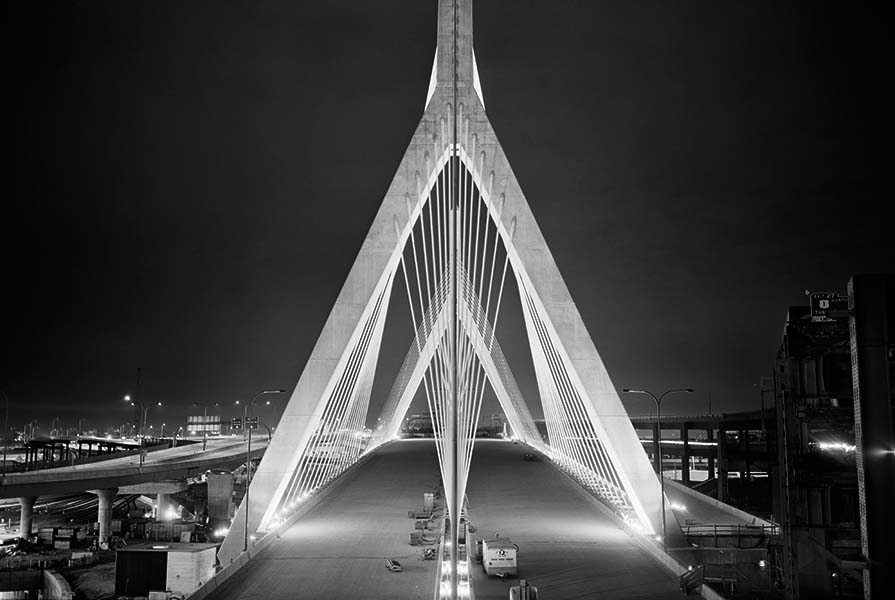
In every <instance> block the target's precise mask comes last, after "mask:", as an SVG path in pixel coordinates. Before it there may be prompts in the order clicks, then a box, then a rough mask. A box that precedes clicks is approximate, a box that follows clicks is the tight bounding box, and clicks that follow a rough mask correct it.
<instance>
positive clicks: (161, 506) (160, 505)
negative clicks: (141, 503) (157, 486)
mask: <svg viewBox="0 0 895 600" xmlns="http://www.w3.org/2000/svg"><path fill="white" fill-rule="evenodd" d="M171 508H172V505H171V494H165V493H162V492H159V493H158V494H156V495H155V519H156V520H157V521H170V520H171V515H170V511H171Z"/></svg>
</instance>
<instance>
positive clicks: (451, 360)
mask: <svg viewBox="0 0 895 600" xmlns="http://www.w3.org/2000/svg"><path fill="white" fill-rule="evenodd" d="M458 108H459V112H460V115H459V116H460V119H459V120H460V122H462V123H463V131H462V135H461V136H460V139H461V140H462V143H459V144H458V145H457V147H456V148H454V149H451V148H450V146H448V147H444V146H441V147H439V143H438V141H437V140H438V139H440V140H445V139H447V135H446V134H447V131H448V129H447V127H448V120H447V119H444V118H443V119H441V120H440V126H441V136H439V137H438V138H436V141H435V147H434V150H435V152H434V156H437V157H439V158H438V160H437V161H436V163H435V164H434V165H431V164H430V159H429V156H428V155H427V156H426V170H427V172H428V173H430V174H434V181H432V180H430V182H429V185H427V187H429V188H430V189H429V193H428V194H424V193H423V187H422V185H421V182H420V181H419V180H418V181H417V185H418V196H417V197H418V202H420V203H421V206H419V207H417V206H414V204H413V202H412V200H411V198H410V196H409V195H408V196H406V197H405V198H406V200H407V212H408V215H409V216H410V217H411V218H412V216H413V215H414V214H415V212H416V209H417V208H419V219H418V220H417V222H416V223H415V224H414V225H413V227H412V228H411V231H410V236H409V243H408V244H407V246H406V248H405V251H404V253H403V254H402V256H401V261H400V269H401V272H402V274H403V276H404V282H405V290H406V292H407V300H408V304H409V306H410V315H411V319H412V321H413V326H414V331H415V332H416V335H415V336H414V344H415V351H416V353H417V355H418V357H419V360H420V362H422V364H423V365H424V372H423V376H422V381H421V385H422V387H423V390H424V393H425V396H426V402H427V404H428V407H429V412H430V414H431V418H432V426H433V430H434V432H435V440H436V448H437V454H438V461H439V466H440V468H441V473H442V480H443V481H444V483H445V493H446V495H447V497H448V498H449V499H450V498H462V497H463V492H464V490H465V489H466V480H467V477H468V473H469V465H470V461H471V458H472V451H473V446H474V443H475V430H476V426H477V423H478V419H479V413H480V411H481V405H482V399H483V397H484V392H485V389H486V386H485V383H486V381H487V377H486V372H485V369H484V367H483V366H482V361H481V358H480V357H481V356H482V355H483V353H487V354H490V353H491V350H492V348H493V346H494V341H495V339H494V327H495V325H496V323H497V321H498V318H499V315H500V305H501V300H502V297H503V291H504V284H505V283H506V275H507V268H508V266H509V256H508V254H507V252H506V249H505V247H504V245H503V241H502V239H501V236H500V232H499V230H498V228H497V226H496V225H495V222H499V218H500V216H499V215H500V212H501V210H502V202H501V203H500V204H499V205H498V206H492V205H490V202H491V194H490V191H491V190H490V186H491V185H493V176H492V178H491V180H490V181H489V189H488V193H486V194H483V193H482V192H481V185H482V180H483V177H482V171H483V165H484V160H485V156H484V153H483V152H482V153H480V154H479V155H478V156H476V151H475V143H476V136H475V135H473V136H472V137H471V139H470V137H469V136H468V131H469V121H468V119H466V120H465V121H464V120H463V118H462V105H461V106H460V107H458ZM470 142H471V143H470ZM476 159H478V161H477V160H476ZM395 228H396V233H398V234H399V235H400V226H399V223H398V219H397V218H396V219H395ZM512 233H513V232H512V227H511V231H510V232H509V237H510V238H512ZM412 350H414V348H412ZM399 377H400V375H399ZM454 378H456V380H455V379H454ZM455 410H456V421H455V420H454V418H453V417H454V411H455ZM454 443H456V444H457V445H458V448H457V449H456V450H455V449H454V447H453V444H454ZM455 460H456V461H458V463H457V464H456V465H455ZM455 468H456V471H455ZM454 473H456V479H455V478H454V476H453V474H454ZM454 486H457V488H456V489H455V488H454ZM452 508H453V507H449V509H451V510H452ZM452 512H453V510H452Z"/></svg>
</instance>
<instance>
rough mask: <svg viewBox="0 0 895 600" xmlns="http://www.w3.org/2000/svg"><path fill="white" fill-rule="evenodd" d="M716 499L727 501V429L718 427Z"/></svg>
mask: <svg viewBox="0 0 895 600" xmlns="http://www.w3.org/2000/svg"><path fill="white" fill-rule="evenodd" d="M718 500H720V501H721V502H727V430H726V429H724V426H723V425H722V426H719V427H718Z"/></svg>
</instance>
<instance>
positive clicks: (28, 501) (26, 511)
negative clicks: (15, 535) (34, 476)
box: [19, 496, 37, 538]
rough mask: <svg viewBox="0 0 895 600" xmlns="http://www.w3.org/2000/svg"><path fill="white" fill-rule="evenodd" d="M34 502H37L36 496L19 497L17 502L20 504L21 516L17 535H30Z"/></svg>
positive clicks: (27, 536) (24, 536)
mask: <svg viewBox="0 0 895 600" xmlns="http://www.w3.org/2000/svg"><path fill="white" fill-rule="evenodd" d="M35 502H37V496H22V497H21V498H19V504H21V505H22V512H21V517H20V518H19V535H21V536H22V537H23V538H29V537H31V528H32V525H34V503H35Z"/></svg>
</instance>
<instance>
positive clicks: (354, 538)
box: [208, 440, 441, 600]
mask: <svg viewBox="0 0 895 600" xmlns="http://www.w3.org/2000/svg"><path fill="white" fill-rule="evenodd" d="M350 478H351V479H350V480H349V481H346V482H344V485H343V487H341V488H340V489H338V490H334V491H333V492H332V494H331V495H330V496H329V497H327V498H326V500H325V501H324V502H323V503H321V504H319V505H317V506H315V507H314V508H312V509H311V510H310V511H309V512H308V514H306V515H304V516H303V517H301V518H300V519H299V520H298V521H297V522H296V523H295V524H294V525H293V526H292V527H290V528H289V529H288V530H286V531H285V532H284V533H283V534H282V535H281V537H280V539H279V540H277V541H275V542H274V543H273V544H272V545H271V546H270V547H269V548H267V549H266V550H264V551H263V552H262V553H261V554H259V555H258V556H257V557H255V558H254V559H253V560H252V561H251V562H250V563H249V564H248V565H247V566H245V567H244V568H243V569H241V570H240V571H237V572H236V573H235V574H234V575H233V576H232V577H230V578H229V579H228V580H227V581H226V582H224V583H223V584H222V585H221V587H219V588H217V589H216V590H214V591H213V592H212V593H211V594H210V595H209V596H208V598H209V599H215V600H237V599H239V600H300V599H308V600H312V599H313V600H323V599H326V600H340V599H343V598H344V599H352V598H357V599H364V600H398V599H402V598H407V599H408V600H409V599H414V600H418V599H420V598H423V599H426V600H428V599H430V598H432V597H433V594H434V591H435V561H423V560H421V559H420V554H421V552H422V548H421V547H419V546H410V544H409V537H410V535H409V534H410V532H411V531H413V526H414V520H413V519H409V518H408V517H407V511H408V510H411V509H415V508H420V507H421V506H422V503H423V493H424V492H431V491H434V490H436V489H438V487H439V486H440V481H441V477H440V475H439V471H438V458H437V456H436V454H435V445H434V443H433V441H432V440H404V441H399V442H396V443H394V444H390V445H388V446H386V447H384V448H382V449H380V450H378V451H377V452H376V454H375V455H373V456H372V457H371V458H370V459H369V462H367V463H366V464H365V465H364V467H363V469H360V470H358V471H357V472H356V473H353V474H351V475H350ZM386 557H388V558H397V559H398V560H399V561H400V562H401V563H402V565H403V566H404V572H402V573H392V572H390V571H388V570H386V568H385V558H386Z"/></svg>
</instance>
